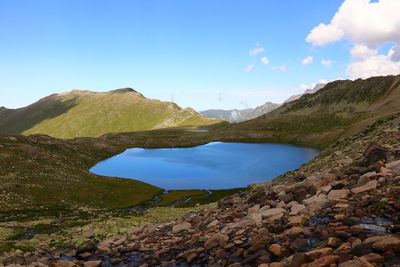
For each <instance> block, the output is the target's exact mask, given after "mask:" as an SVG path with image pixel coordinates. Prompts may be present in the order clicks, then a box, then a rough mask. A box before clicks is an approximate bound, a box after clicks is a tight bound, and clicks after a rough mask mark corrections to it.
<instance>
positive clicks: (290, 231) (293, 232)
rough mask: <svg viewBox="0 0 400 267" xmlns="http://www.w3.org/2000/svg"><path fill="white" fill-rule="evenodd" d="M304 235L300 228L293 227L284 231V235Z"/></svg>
mask: <svg viewBox="0 0 400 267" xmlns="http://www.w3.org/2000/svg"><path fill="white" fill-rule="evenodd" d="M303 233H304V229H303V228H302V227H298V226H293V227H292V228H290V229H288V230H286V231H285V234H286V235H290V236H299V235H301V234H303Z"/></svg>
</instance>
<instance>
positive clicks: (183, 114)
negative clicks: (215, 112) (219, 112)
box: [0, 88, 216, 138]
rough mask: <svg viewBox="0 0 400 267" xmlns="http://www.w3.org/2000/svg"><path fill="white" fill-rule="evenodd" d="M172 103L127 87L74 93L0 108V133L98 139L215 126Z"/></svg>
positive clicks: (188, 109) (196, 114) (193, 112)
mask: <svg viewBox="0 0 400 267" xmlns="http://www.w3.org/2000/svg"><path fill="white" fill-rule="evenodd" d="M215 122H216V121H215V120H209V119H207V118H205V117H203V116H202V115H200V114H198V113H196V112H195V111H194V110H193V109H190V108H186V109H182V108H180V107H179V106H178V105H176V104H175V103H171V102H162V101H159V100H153V99H148V98H145V97H144V96H142V95H141V94H140V93H138V92H136V91H134V90H133V89H130V88H125V89H118V90H114V91H110V92H105V93H95V92H90V91H80V90H73V91H70V92H67V93H63V94H55V95H51V96H48V97H46V98H43V99H41V100H39V101H38V102H36V103H34V104H32V105H30V106H28V107H25V108H20V109H15V110H12V109H4V108H3V109H0V132H1V133H6V134H11V133H23V134H27V135H28V134H36V133H40V134H47V135H50V136H53V137H58V138H73V137H81V136H100V135H102V134H105V133H110V132H129V131H140V130H151V129H159V128H166V127H176V126H199V125H208V124H212V123H215Z"/></svg>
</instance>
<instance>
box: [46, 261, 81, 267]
mask: <svg viewBox="0 0 400 267" xmlns="http://www.w3.org/2000/svg"><path fill="white" fill-rule="evenodd" d="M49 266H50V267H76V266H78V265H77V264H76V263H75V262H73V261H53V262H51V263H50V264H49Z"/></svg>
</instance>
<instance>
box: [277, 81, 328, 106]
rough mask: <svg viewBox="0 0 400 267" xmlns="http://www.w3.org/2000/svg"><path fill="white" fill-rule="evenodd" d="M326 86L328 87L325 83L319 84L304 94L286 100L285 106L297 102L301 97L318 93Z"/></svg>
mask: <svg viewBox="0 0 400 267" xmlns="http://www.w3.org/2000/svg"><path fill="white" fill-rule="evenodd" d="M325 85H326V84H325V83H319V84H317V85H316V86H314V88H312V89H307V90H305V91H304V93H302V94H298V95H292V96H291V97H289V98H288V99H286V100H285V102H283V104H285V103H289V102H292V101H294V100H297V99H299V98H300V97H302V96H303V95H306V94H313V93H315V92H317V91H318V90H320V89H322V88H323V87H324V86H325Z"/></svg>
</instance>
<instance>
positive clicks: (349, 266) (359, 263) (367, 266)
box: [339, 258, 374, 267]
mask: <svg viewBox="0 0 400 267" xmlns="http://www.w3.org/2000/svg"><path fill="white" fill-rule="evenodd" d="M339 267H374V265H373V264H371V263H369V262H367V261H366V260H363V259H361V258H355V259H354V260H350V261H346V262H344V263H341V264H339Z"/></svg>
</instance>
